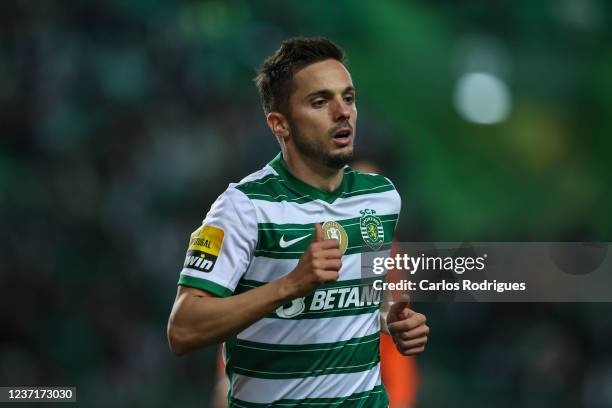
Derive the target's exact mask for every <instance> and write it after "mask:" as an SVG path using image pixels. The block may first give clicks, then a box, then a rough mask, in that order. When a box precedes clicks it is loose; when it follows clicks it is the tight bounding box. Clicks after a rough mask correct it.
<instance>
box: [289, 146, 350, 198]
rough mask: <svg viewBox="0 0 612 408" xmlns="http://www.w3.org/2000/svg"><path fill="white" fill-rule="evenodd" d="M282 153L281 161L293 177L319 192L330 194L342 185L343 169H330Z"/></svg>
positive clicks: (308, 160) (306, 158)
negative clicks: (282, 160)
mask: <svg viewBox="0 0 612 408" xmlns="http://www.w3.org/2000/svg"><path fill="white" fill-rule="evenodd" d="M287 153H288V152H287V151H286V150H285V151H284V152H283V159H284V160H285V163H287V168H288V169H289V171H290V172H291V174H293V175H294V176H295V177H297V178H299V179H300V180H302V181H303V182H304V183H306V184H309V185H311V186H313V187H316V188H318V189H320V190H323V191H327V192H328V193H329V192H332V191H335V190H336V189H337V188H338V187H339V186H340V184H341V183H342V178H343V176H344V170H343V169H331V168H329V167H327V166H325V165H324V164H322V163H320V162H316V161H314V160H312V159H310V158H308V157H304V156H301V155H298V154H287Z"/></svg>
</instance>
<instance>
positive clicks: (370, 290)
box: [236, 276, 382, 320]
mask: <svg viewBox="0 0 612 408" xmlns="http://www.w3.org/2000/svg"><path fill="white" fill-rule="evenodd" d="M381 278H382V277H380V276H378V277H371V278H367V279H350V280H344V281H337V282H331V283H328V284H325V285H321V286H320V287H319V288H317V290H316V291H315V292H313V293H311V294H310V295H308V296H306V297H305V298H303V299H304V305H305V310H304V311H303V312H302V313H300V314H298V315H297V316H293V317H289V318H287V317H280V316H279V315H277V314H276V312H273V313H269V314H268V315H266V316H265V317H266V318H269V319H282V320H302V319H322V318H327V317H338V316H356V315H361V314H370V313H376V312H377V311H378V309H379V306H380V301H381V298H382V291H376V290H374V287H373V282H374V281H375V280H379V279H381ZM266 283H267V282H258V281H253V280H244V279H242V280H240V282H238V286H237V288H236V294H238V293H243V292H246V291H248V290H251V289H254V288H257V287H259V286H262V285H265V284H266ZM344 288H346V289H347V290H343V291H342V292H343V293H339V292H335V293H329V294H328V293H326V292H327V291H328V290H329V289H344ZM354 288H357V289H354ZM354 290H356V291H357V293H353V291H354ZM328 296H329V297H330V298H329V301H327V305H329V307H328V308H325V307H323V303H324V302H325V301H326V300H327V297H328ZM354 300H357V302H355V301H354ZM349 301H350V302H349ZM348 303H350V304H348ZM290 305H291V303H288V304H287V305H285V306H286V307H289V306H290Z"/></svg>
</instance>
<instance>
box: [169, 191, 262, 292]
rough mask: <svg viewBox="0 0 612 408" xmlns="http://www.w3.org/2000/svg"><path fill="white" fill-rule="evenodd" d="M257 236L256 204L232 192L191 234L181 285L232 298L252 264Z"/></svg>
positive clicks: (225, 193)
mask: <svg viewBox="0 0 612 408" xmlns="http://www.w3.org/2000/svg"><path fill="white" fill-rule="evenodd" d="M257 234H258V230H257V215H256V213H255V207H254V206H253V203H251V201H250V200H249V199H248V197H247V196H246V195H244V193H242V192H241V191H239V190H237V189H236V188H233V187H230V188H228V189H227V190H226V191H225V192H224V193H223V194H221V196H219V198H218V199H217V201H215V203H214V204H213V205H212V207H211V208H210V211H209V212H208V214H207V215H206V218H205V219H204V221H203V222H202V225H201V226H200V227H199V228H198V229H197V230H195V231H194V232H193V233H192V234H191V237H190V239H189V247H188V248H187V254H186V256H185V262H184V264H183V269H182V270H181V273H180V277H179V281H178V284H179V285H183V286H190V287H194V288H198V289H202V290H205V291H207V292H210V293H212V294H214V295H217V296H229V295H231V294H232V293H233V292H234V290H235V289H236V286H237V285H238V281H239V280H240V278H241V277H242V275H243V274H244V273H245V272H246V270H247V268H248V266H249V264H250V262H251V258H252V256H253V253H254V251H255V246H256V245H257Z"/></svg>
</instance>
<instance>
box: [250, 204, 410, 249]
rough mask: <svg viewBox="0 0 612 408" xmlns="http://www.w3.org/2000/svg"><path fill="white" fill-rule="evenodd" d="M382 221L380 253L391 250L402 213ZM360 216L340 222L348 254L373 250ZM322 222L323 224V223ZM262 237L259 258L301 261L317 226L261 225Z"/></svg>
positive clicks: (390, 215) (258, 243)
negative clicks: (366, 237)
mask: <svg viewBox="0 0 612 408" xmlns="http://www.w3.org/2000/svg"><path fill="white" fill-rule="evenodd" d="M378 218H379V219H380V221H381V222H382V226H383V231H384V244H383V246H382V247H381V248H377V249H376V250H386V249H389V248H390V243H391V241H392V239H393V233H394V231H395V225H396V223H397V218H398V214H389V215H381V216H378ZM359 221H360V217H355V218H349V219H345V220H339V221H336V222H338V223H339V224H340V225H342V227H343V228H344V230H345V231H346V235H347V237H348V248H347V250H346V252H345V255H351V254H358V253H362V252H369V251H373V250H374V249H373V248H371V247H369V246H368V245H367V244H366V242H365V241H364V239H363V236H362V234H361V226H360V223H359ZM321 223H322V222H321ZM258 229H259V237H258V241H257V247H256V248H255V256H264V257H267V258H275V259H299V258H300V257H301V256H302V254H304V252H305V251H306V249H307V248H308V246H309V245H310V244H311V243H312V240H313V237H314V223H309V224H273V223H259V224H258ZM308 234H310V235H309V236H308V237H307V238H304V239H303V240H301V241H298V242H296V243H295V244H293V245H291V246H289V247H287V248H281V246H280V242H281V238H282V239H283V241H285V242H287V241H291V240H292V239H296V238H300V237H303V236H306V235H308Z"/></svg>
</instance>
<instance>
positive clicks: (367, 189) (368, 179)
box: [344, 166, 397, 194]
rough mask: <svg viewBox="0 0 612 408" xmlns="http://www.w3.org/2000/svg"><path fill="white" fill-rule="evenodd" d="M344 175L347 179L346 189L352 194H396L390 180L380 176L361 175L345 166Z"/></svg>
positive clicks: (372, 174) (359, 172) (374, 174)
mask: <svg viewBox="0 0 612 408" xmlns="http://www.w3.org/2000/svg"><path fill="white" fill-rule="evenodd" d="M344 175H345V176H346V177H347V179H348V189H349V191H351V192H353V193H359V192H361V193H372V194H374V193H382V192H386V191H396V192H397V189H396V188H395V185H394V184H393V183H392V182H391V180H389V179H388V178H387V177H385V176H382V175H380V174H376V173H363V172H361V171H357V170H355V169H353V168H351V167H348V166H347V167H345V168H344Z"/></svg>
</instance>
